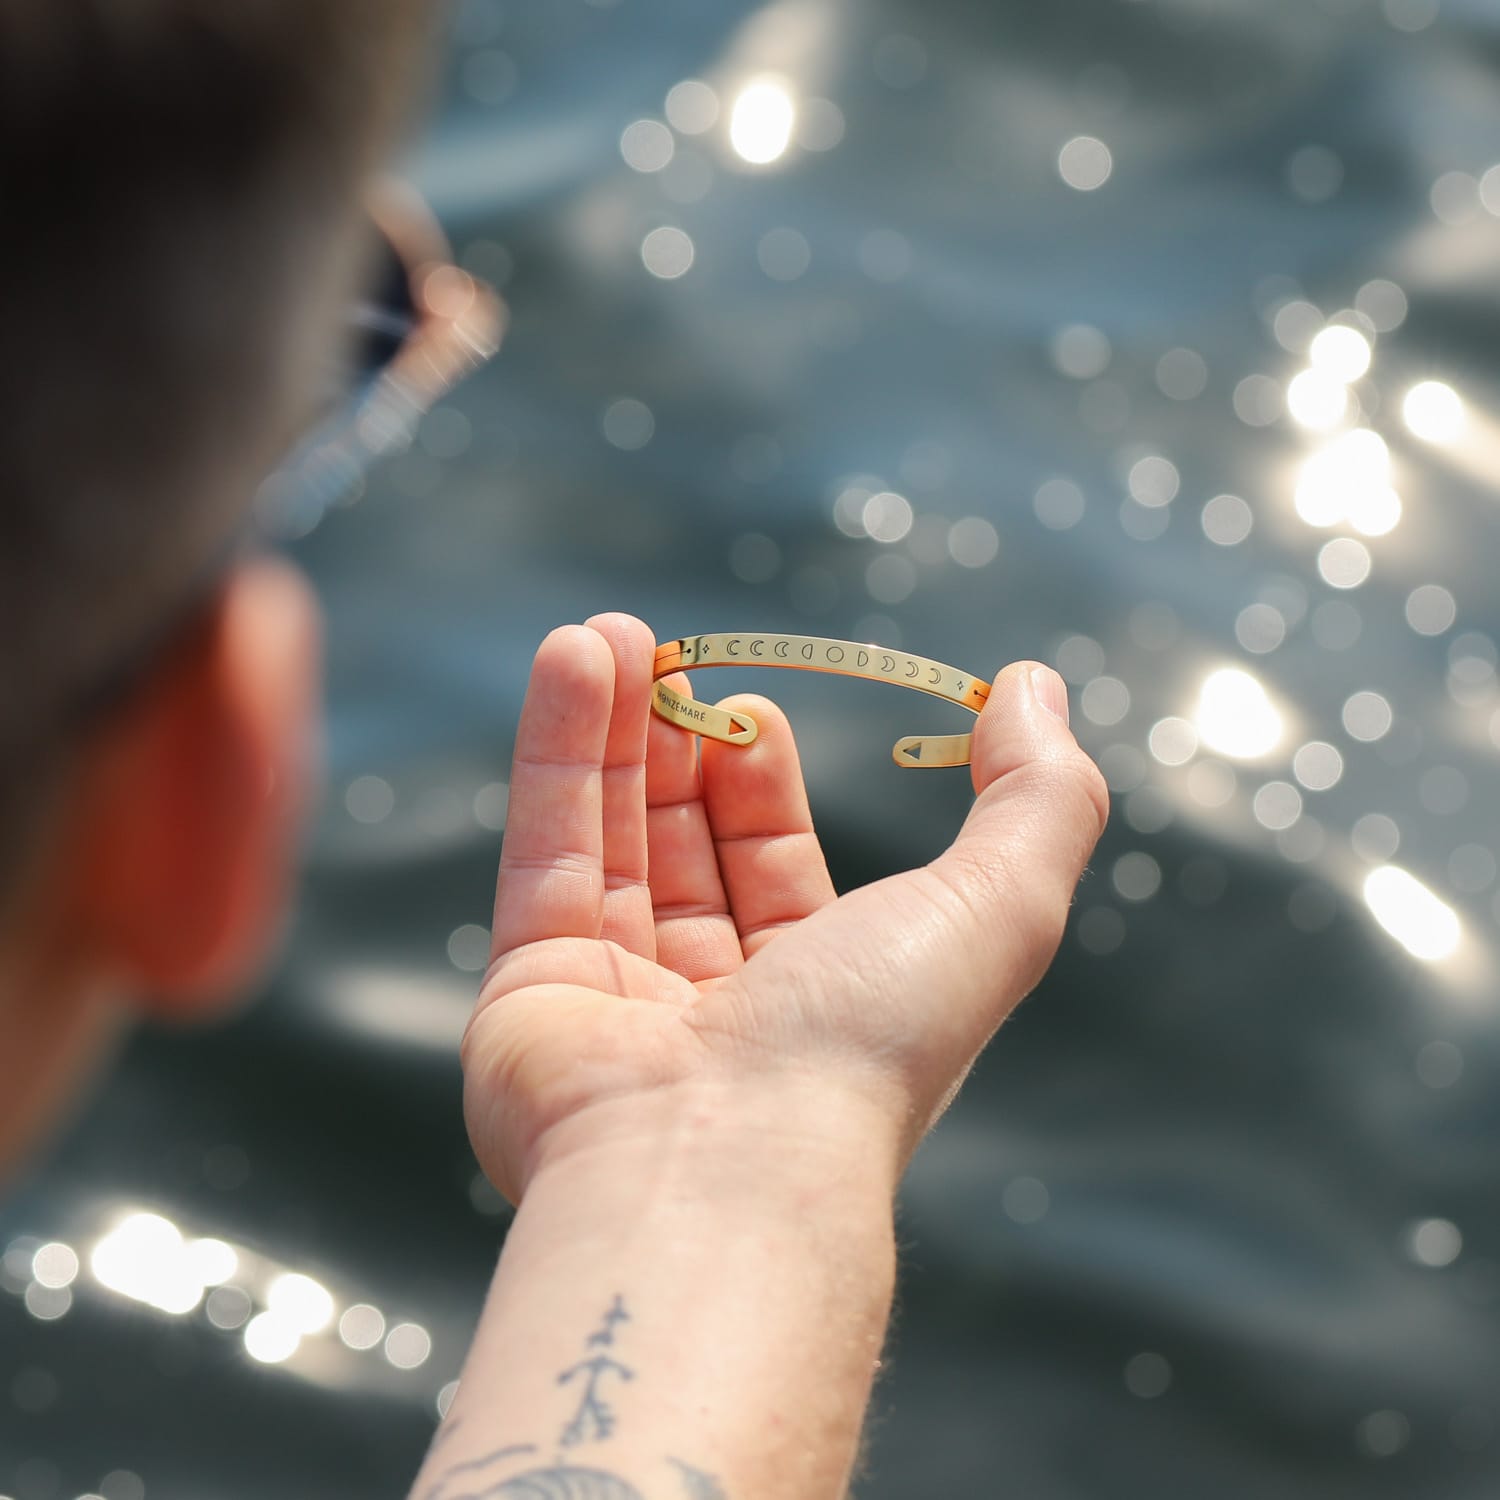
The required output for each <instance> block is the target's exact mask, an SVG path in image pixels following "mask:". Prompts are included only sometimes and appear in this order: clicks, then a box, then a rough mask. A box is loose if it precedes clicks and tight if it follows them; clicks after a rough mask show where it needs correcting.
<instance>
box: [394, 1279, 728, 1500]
mask: <svg viewBox="0 0 1500 1500" xmlns="http://www.w3.org/2000/svg"><path fill="white" fill-rule="evenodd" d="M629 1321H630V1314H629V1313H628V1312H627V1311H626V1310H625V1299H624V1298H623V1297H621V1296H618V1295H617V1296H616V1297H615V1299H614V1301H613V1302H612V1303H611V1304H610V1307H609V1309H608V1311H606V1312H605V1313H604V1314H603V1316H602V1317H601V1318H600V1321H599V1326H598V1327H597V1328H596V1329H595V1330H594V1331H593V1332H592V1333H591V1334H589V1336H588V1339H587V1340H586V1342H585V1345H584V1349H585V1353H584V1357H583V1358H582V1359H580V1360H578V1361H577V1362H576V1363H574V1364H571V1365H569V1366H568V1367H567V1369H565V1370H562V1371H560V1372H559V1374H558V1376H557V1384H558V1385H570V1384H573V1383H574V1382H576V1383H577V1389H578V1404H577V1405H576V1407H575V1408H574V1409H573V1412H572V1415H571V1416H570V1417H569V1418H568V1420H567V1421H566V1422H564V1424H563V1426H562V1430H561V1432H560V1433H559V1435H558V1440H557V1457H556V1459H555V1460H554V1462H553V1463H551V1464H550V1465H548V1466H546V1467H543V1468H533V1469H527V1470H525V1471H524V1472H523V1473H520V1474H515V1475H512V1476H511V1477H510V1478H508V1479H500V1480H497V1481H495V1482H494V1483H486V1482H485V1480H484V1479H482V1478H480V1477H479V1476H480V1472H481V1471H482V1470H485V1469H489V1468H491V1467H492V1466H493V1465H495V1464H498V1463H500V1462H501V1461H502V1460H504V1459H508V1458H521V1457H524V1456H526V1455H528V1454H532V1453H535V1452H536V1445H535V1444H534V1443H515V1444H511V1445H510V1446H509V1447H505V1448H497V1449H496V1450H495V1451H494V1452H493V1453H490V1454H487V1455H485V1456H484V1457H481V1458H471V1459H466V1460H465V1461H464V1462H462V1463H456V1464H453V1465H451V1466H450V1467H449V1468H447V1469H446V1470H444V1472H443V1473H442V1474H441V1475H440V1476H439V1478H438V1480H437V1483H436V1484H435V1485H434V1486H433V1487H432V1488H431V1489H430V1490H428V1491H427V1493H426V1494H425V1495H424V1496H423V1500H646V1497H645V1496H644V1495H642V1493H641V1492H640V1491H639V1490H638V1489H636V1488H635V1486H634V1485H632V1484H629V1483H627V1482H626V1481H625V1480H623V1479H621V1478H620V1476H619V1475H618V1474H616V1473H613V1472H611V1471H609V1470H607V1469H602V1468H597V1467H595V1466H593V1465H592V1464H581V1463H574V1462H568V1461H565V1460H564V1458H563V1454H564V1452H565V1451H566V1450H568V1449H572V1448H577V1447H578V1446H579V1445H580V1444H584V1443H604V1442H608V1440H609V1439H610V1438H611V1437H612V1436H613V1435H614V1431H615V1421H616V1417H615V1411H614V1408H613V1407H612V1406H611V1405H610V1404H609V1402H608V1401H607V1400H605V1398H604V1396H603V1394H602V1393H601V1388H602V1387H603V1386H604V1384H605V1382H606V1381H607V1380H609V1379H611V1378H613V1379H616V1380H618V1381H621V1382H624V1381H629V1380H634V1379H635V1371H634V1370H633V1369H631V1368H630V1367H629V1366H628V1365H625V1364H622V1363H621V1362H620V1361H619V1360H618V1359H616V1358H615V1357H614V1356H613V1355H612V1354H609V1353H607V1352H605V1351H607V1350H610V1349H612V1348H613V1347H614V1344H615V1338H616V1334H615V1329H616V1326H617V1325H618V1324H620V1323H628V1322H629ZM458 1427H459V1420H455V1421H454V1422H452V1423H451V1424H449V1425H448V1426H447V1427H446V1428H445V1429H444V1430H443V1431H442V1432H441V1433H439V1435H438V1438H437V1440H436V1442H435V1443H434V1444H433V1451H434V1452H435V1451H436V1450H437V1449H438V1448H439V1447H440V1446H442V1445H443V1444H444V1443H446V1442H447V1441H448V1439H449V1438H451V1437H452V1436H453V1434H454V1433H455V1432H456V1431H457V1429H458ZM667 1462H668V1463H669V1464H671V1465H672V1467H673V1468H674V1469H675V1470H676V1471H677V1475H678V1479H679V1480H680V1485H679V1486H677V1487H676V1493H677V1494H678V1495H680V1496H682V1497H683V1500H729V1497H728V1496H727V1495H726V1494H725V1492H724V1490H723V1488H722V1487H721V1486H720V1484H719V1482H718V1481H717V1480H716V1479H714V1478H713V1477H712V1476H711V1475H708V1474H705V1473H704V1472H703V1471H702V1470H701V1469H695V1468H693V1467H692V1466H691V1465H690V1464H685V1463H683V1462H682V1460H681V1459H677V1458H668V1459H667ZM466 1476H468V1477H467V1480H466ZM471 1486H477V1487H471Z"/></svg>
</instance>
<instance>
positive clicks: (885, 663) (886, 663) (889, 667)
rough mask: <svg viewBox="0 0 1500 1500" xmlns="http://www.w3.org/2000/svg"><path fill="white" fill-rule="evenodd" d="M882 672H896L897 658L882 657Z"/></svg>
mask: <svg viewBox="0 0 1500 1500" xmlns="http://www.w3.org/2000/svg"><path fill="white" fill-rule="evenodd" d="M880 670H881V671H882V672H894V671H895V670H896V658H895V657H894V656H882V657H881V658H880Z"/></svg>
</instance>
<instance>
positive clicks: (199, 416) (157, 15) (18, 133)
mask: <svg viewBox="0 0 1500 1500" xmlns="http://www.w3.org/2000/svg"><path fill="white" fill-rule="evenodd" d="M431 9H432V7H431V5H430V0H44V3H42V4H38V3H37V0H0V211H3V213H4V216H5V221H6V223H5V232H4V234H3V236H0V350H3V353H0V880H3V878H4V876H5V874H6V872H7V868H8V867H12V868H13V866H14V862H15V858H16V857H17V856H16V855H15V850H16V847H17V844H18V830H19V828H20V824H21V821H22V818H21V813H22V809H23V805H24V804H30V803H34V802H35V800H36V799H35V783H36V777H37V774H38V771H39V767H40V766H44V765H45V764H46V763H48V762H49V761H50V762H53V763H56V762H57V761H58V759H59V758H60V757H59V755H55V754H52V753H51V751H50V750H49V749H48V744H47V736H48V735H49V734H51V733H52V732H53V731H54V729H55V725H56V721H57V720H58V718H59V716H60V715H63V713H64V708H65V705H66V704H67V703H68V701H69V698H70V695H72V694H73V693H75V692H76V691H77V690H78V688H79V685H80V684H81V683H83V682H85V681H86V680H87V678H88V676H89V674H90V672H91V671H92V670H95V669H97V667H98V665H99V663H100V662H102V661H104V660H105V659H107V657H108V655H109V653H110V651H111V650H112V649H118V647H119V645H120V644H121V643H122V642H128V641H129V640H130V639H131V638H132V637H133V636H134V634H135V633H136V632H138V631H141V630H143V629H146V628H148V625H149V622H150V620H151V619H152V617H153V615H154V614H155V613H156V612H157V611H159V610H160V609H162V608H163V607H164V605H168V604H169V603H170V599H171V596H172V595H173V594H174V592H176V591H180V590H182V589H183V588H184V586H185V583H186V582H187V581H190V580H191V577H192V575H193V572H194V570H195V569H200V568H202V567H203V566H204V565H205V563H206V561H207V559H209V558H210V557H211V556H212V554H213V551H214V549H215V547H216V546H219V545H222V543H223V540H224V539H225V538H226V537H227V536H228V535H230V534H231V533H232V532H233V530H234V528H235V524H236V513H237V511H240V510H243V509H244V508H245V507H246V505H247V503H248V499H249V497H250V495H251V494H252V492H253V489H254V485H255V483H256V481H257V478H258V476H259V475H261V474H262V473H264V472H265V471H267V470H268V469H269V468H271V467H272V466H274V464H275V463H276V461H277V459H278V458H279V457H280V449H281V447H282V445H284V444H285V443H286V442H288V441H289V440H290V438H291V437H292V436H293V430H294V427H295V424H296V423H297V421H298V420H299V418H300V417H301V416H302V415H303V404H304V403H305V402H306V401H308V400H310V398H311V395H312V391H313V382H314V381H315V379H316V377H317V374H318V372H319V370H321V369H324V368H326V361H327V359H328V357H329V353H330V350H329V341H330V340H331V339H332V338H333V337H334V336H335V328H336V322H337V319H338V316H339V314H340V312H341V310H342V306H341V304H342V300H343V297H344V295H345V294H346V292H347V291H348V289H349V283H350V282H351V281H352V278H353V276H354V275H355V274H356V268H357V261H358V256H359V253H360V249H359V245H360V237H359V236H358V235H357V232H356V227H357V225H358V220H359V216H358V213H357V202H358V195H359V190H360V186H361V183H362V182H363V180H364V179H365V177H366V175H367V174H368V172H369V171H370V170H371V169H372V168H374V167H375V166H376V165H377V164H378V162H379V160H380V158H381V157H382V156H383V154H384V153H385V152H386V151H387V150H388V149H389V147H390V144H391V140H390V138H391V135H392V133H393V131H394V129H395V128H396V127H397V126H398V125H399V124H400V123H401V122H402V120H403V118H404V116H405V114H406V110H407V107H408V105H409V102H410V100H411V96H412V93H413V89H412V84H413V81H414V77H419V76H420V75H421V72H422V68H421V66H420V59H421V58H424V57H425V55H426V48H425V32H426V30H427V27H428V22H429V19H430V14H431ZM23 783H24V784H25V787H26V791H25V795H24V797H23V796H22V795H20V791H21V786H22V784H23Z"/></svg>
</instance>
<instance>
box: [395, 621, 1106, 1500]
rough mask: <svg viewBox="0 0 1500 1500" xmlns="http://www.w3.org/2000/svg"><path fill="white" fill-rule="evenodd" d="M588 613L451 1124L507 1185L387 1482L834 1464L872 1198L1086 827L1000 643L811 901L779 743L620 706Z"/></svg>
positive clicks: (1095, 795)
mask: <svg viewBox="0 0 1500 1500" xmlns="http://www.w3.org/2000/svg"><path fill="white" fill-rule="evenodd" d="M653 644H654V643H653V641H652V639H651V637H650V634H649V632H648V631H647V630H646V628H645V627H644V626H643V625H641V624H640V623H639V622H638V621H633V620H630V619H628V618H626V617H623V616H601V617H599V618H597V619H595V620H593V621H590V623H589V625H588V626H587V627H569V628H567V629H564V630H562V631H558V632H555V633H554V634H553V635H552V636H550V637H549V638H548V640H547V641H546V642H545V643H544V644H543V646H542V648H541V650H540V652H539V653H538V656H537V661H536V666H535V669H534V674H533V678H532V683H531V688H530V692H529V694H528V698H527V702H526V707H525V709H524V711H523V715H522V721H521V726H520V729H519V731H518V736H517V746H516V765H515V770H514V775H513V779H512V783H511V786H512V797H511V814H510V824H509V828H508V831H507V836H506V844H505V852H504V856H503V859H502V863H501V871H500V879H499V885H498V890H497V897H496V918H495V924H494V953H493V962H492V964H491V967H490V970H489V972H488V974H487V975H486V978H485V982H484V986H483V989H482V992H481V995H480V999H479V1004H478V1006H477V1008H476V1011H475V1015H474V1018H473V1020H472V1022H471V1024H470V1026H469V1030H468V1034H467V1036H466V1038H465V1042H464V1052H463V1056H464V1069H465V1104H466V1112H467V1117H468V1122H469V1128H470V1134H471V1137H472V1139H473V1142H474V1146H475V1149H476V1151H477V1152H478V1154H479V1157H480V1160H481V1162H482V1164H483V1165H484V1167H485V1169H486V1170H487V1172H488V1173H489V1174H490V1176H491V1178H492V1179H493V1180H494V1181H495V1182H496V1183H497V1184H498V1185H499V1186H500V1187H501V1188H502V1190H503V1191H505V1192H506V1193H507V1194H508V1195H509V1196H510V1197H511V1198H512V1199H513V1200H514V1201H515V1202H517V1203H518V1204H519V1212H518V1215H517V1218H516V1222H515V1224H514V1226H513V1228H512V1230H511V1233H510V1236H509V1238H508V1240H507V1243H506V1248H505V1253H504V1255H503V1257H502V1259H501V1263H500V1267H499V1269H498V1271H497V1273H496V1277H495V1281H494V1284H493V1287H492V1289H491V1294H490V1297H489V1301H488V1303H487V1306H486V1309H485V1312H484V1314H483V1317H482V1319H481V1322H480V1326H479V1329H478V1331H477V1333H476V1338H475V1342H474V1346H473V1349H472V1351H471V1354H470V1358H469V1362H468V1365H467V1366H466V1369H465V1373H464V1376H463V1380H462V1383H461V1386H460V1390H459V1394H458V1396H457V1398H456V1400H455V1402H454V1405H453V1408H452V1410H451V1412H450V1414H449V1417H448V1419H447V1421H446V1422H445V1424H444V1426H443V1429H442V1430H441V1431H440V1433H439V1435H438V1439H437V1441H436V1443H435V1444H434V1447H433V1450H432V1452H431V1454H430V1455H429V1458H428V1460H427V1462H426V1464H425V1465H424V1466H423V1469H422V1472H421V1475H420V1476H419V1478H418V1481H417V1484H416V1487H415V1488H414V1490H413V1492H412V1493H413V1495H414V1496H417V1497H420V1500H459V1497H462V1496H479V1495H485V1496H516V1497H520V1496H533V1495H534V1496H548V1497H550V1496H559V1497H570V1496H580V1497H582V1496H597V1497H609V1496H615V1497H620V1500H629V1497H632V1496H645V1497H662V1500H670V1497H687V1500H703V1497H708V1500H714V1497H720V1500H723V1497H731V1496H733V1497H742V1496H743V1497H748V1496H754V1497H763V1496H775V1497H786V1500H830V1497H834V1496H838V1495H841V1494H843V1493H844V1491H845V1488H846V1486H847V1482H848V1476H849V1472H850V1469H851V1466H852V1464H853V1460H854V1456H855V1452H856V1449H857V1444H858V1436H859V1429H860V1424H861V1421H862V1417H863V1412H864V1408H865V1404H866V1401H867V1399H868V1394H869V1386H870V1381H871V1377H872V1373H873V1371H874V1368H875V1366H876V1362H877V1358H878V1354H879V1349H880V1345H881V1341H882V1338H883V1336H884V1328H885V1322H886V1317H887V1313H888V1309H889V1299H890V1290H891V1284H892V1279H893V1267H894V1252H893V1235H892V1221H891V1202H892V1197H893V1194H894V1191H895V1187H896V1184H897V1181H898V1179H899V1176H900V1174H901V1172H902V1170H903V1169H904V1167H905V1165H906V1163H907V1161H908V1160H909V1158H910V1155H911V1153H912V1151H913V1150H914V1149H915V1147H916V1145H917V1143H918V1142H919V1141H920V1139H921V1137H922V1136H923V1134H924V1133H925V1132H926V1130H927V1129H928V1128H929V1127H930V1126H931V1124H932V1122H933V1121H934V1120H935V1119H936V1118H937V1116H938V1115H939V1114H940V1113H941V1111H942V1109H943V1108H944V1106H945V1105H946V1103H947V1102H948V1100H949V1099H950V1098H951V1097H952V1095H953V1093H954V1092H955V1091H956V1089H957V1087H958V1085H959V1083H960V1082H961V1080H962V1078H963V1076H964V1074H965V1073H966V1071H967V1069H968V1067H969V1066H970V1064H971V1063H972V1061H973V1058H974V1057H975V1055H976V1054H977V1052H978V1051H979V1049H980V1048H981V1047H982V1046H983V1045H984V1043H985V1042H986V1040H987V1039H988V1038H989V1036H990V1035H991V1034H992V1033H993V1031H994V1030H995V1028H996V1027H997V1026H998V1025H999V1024H1000V1022H1001V1021H1003V1020H1004V1018H1005V1016H1006V1015H1007V1014H1009V1012H1010V1011H1011V1010H1012V1009H1013V1008H1014V1006H1015V1004H1016V1003H1017V1001H1018V1000H1019V999H1020V998H1021V996H1022V995H1024V994H1025V993H1026V992H1027V991H1028V990H1029V989H1030V988H1031V987H1032V985H1033V984H1034V983H1035V982H1036V980H1037V979H1038V978H1039V977H1040V975H1041V973H1042V972H1043V970H1044V969H1045V967H1046V965H1047V963H1048V962H1049V961H1050V959H1051V956H1052V953H1053V951H1054V950H1055V947H1056V944H1057V941H1058V938H1059V936H1060V933H1061V930H1062V924H1063V921H1064V918H1065V916H1066V912H1067V907H1068V903H1069V900H1070V898H1071V894H1072V890H1073V887H1074V885H1075V883H1076V881H1077V879H1078V876H1079V874H1080V872H1081V870H1082V867H1083V863H1084V861H1085V860H1086V859H1087V857H1088V854H1089V852H1090V850H1091V849H1092V847H1093V844H1094V842H1095V840H1096V839H1097V837H1098V834H1099V832H1100V830H1101V828H1102V825H1103V820H1104V815H1105V808H1106V797H1105V792H1104V788H1103V785H1102V782H1101V780H1100V778H1099V775H1098V772H1097V771H1096V770H1095V768H1094V767H1093V765H1092V763H1091V762H1089V761H1088V759H1087V757H1085V756H1084V755H1083V753H1082V752H1081V751H1080V750H1079V749H1078V747H1077V745H1076V743H1075V742H1074V740H1073V738H1072V735H1071V734H1070V733H1069V731H1068V729H1067V725H1066V720H1065V717H1064V715H1065V713H1066V698H1065V692H1064V690H1063V687H1062V684H1061V681H1060V680H1059V679H1057V678H1056V676H1055V674H1052V673H1051V672H1050V671H1048V670H1047V669H1045V668H1037V667H1036V666H1035V664H1031V663H1022V664H1019V665H1017V666H1014V667H1011V668H1008V669H1007V670H1006V671H1005V672H1003V673H1002V674H1001V675H1000V677H999V679H998V680H997V682H996V688H995V692H994V694H993V696H992V697H991V699H990V702H989V705H988V706H987V708H986V709H985V712H984V714H983V715H982V716H981V718H980V720H979V724H978V726H977V730H976V736H975V756H974V766H973V776H974V784H975V790H976V793H977V800H976V803H975V806H974V809H973V811H972V812H971V814H970V816H969V818H968V819H967V821H966V822H965V824H964V827H963V829H962V830H961V832H960V833H959V835H958V837H957V839H956V840H955V842H954V844H953V845H952V847H951V848H950V849H949V850H947V851H946V852H945V853H944V854H943V855H942V856H940V857H939V858H938V859H937V860H935V861H934V862H933V863H932V864H931V865H929V866H927V867H926V868H924V869H920V870H914V871H908V872H906V873H905V874H902V875H898V876H894V877H892V878H891V879H888V880H884V881H881V882H879V883H877V884H875V885H873V886H869V887H867V888H865V889H863V890H860V891H856V892H853V893H851V894H850V895H847V896H845V897H843V898H842V899H837V900H836V899H835V897H834V892H833V888H832V885H831V882H830V881H829V878H828V872H827V868H826V865H825V863H824V859H823V855H822V851H821V848H820V846H819V844H818V841H817V838H816V836H815V835H814V833H813V831H812V826H811V822H810V818H809V815H808V809H807V801H806V795H805V792H804V789H803V785H802V778H801V772H800V769H799V766H798V761H797V755H796V750H795V747H794V745H793V743H792V738H791V734H790V731H789V729H788V727H787V725H786V723H785V720H784V719H783V718H782V717H781V715H780V714H779V713H778V712H777V711H776V710H775V708H774V707H773V706H772V705H770V704H769V703H766V702H764V701H763V700H758V699H747V698H741V699H736V700H731V701H732V703H733V704H734V705H735V706H737V707H740V708H744V709H747V710H749V711H752V712H753V713H754V714H755V716H756V717H757V718H758V720H759V721H760V724H761V726H762V729H761V737H760V739H759V741H758V742H757V743H756V744H755V745H754V746H752V747H750V748H748V749H741V748H737V747H728V746H721V745H715V744H711V743H710V744H705V745H704V746H703V747H702V752H701V759H700V756H699V752H698V748H697V744H696V742H695V741H694V740H693V739H692V738H691V737H690V736H688V735H686V734H684V733H682V732H681V731H680V730H676V729H673V728H671V727H669V726H667V725H664V724H662V723H661V722H660V721H657V720H655V719H653V718H652V717H651V716H650V714H649V712H648V708H647V703H648V697H649V694H648V691H647V688H648V684H649V677H650V664H651V652H652V647H653Z"/></svg>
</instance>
